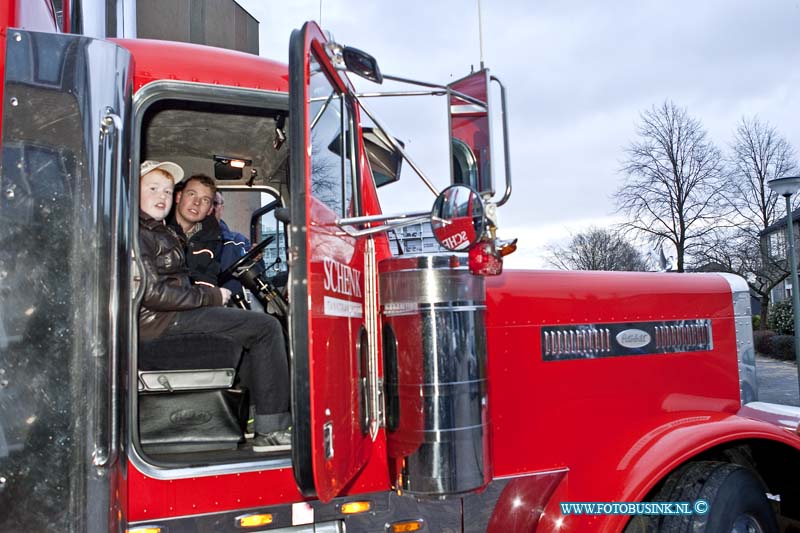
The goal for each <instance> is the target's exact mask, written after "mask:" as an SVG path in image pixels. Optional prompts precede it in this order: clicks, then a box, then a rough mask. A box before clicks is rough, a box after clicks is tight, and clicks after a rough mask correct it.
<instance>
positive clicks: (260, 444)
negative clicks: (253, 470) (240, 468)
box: [253, 428, 292, 452]
mask: <svg viewBox="0 0 800 533" xmlns="http://www.w3.org/2000/svg"><path fill="white" fill-rule="evenodd" d="M291 448H292V431H291V428H290V429H281V430H278V431H270V432H269V433H256V436H255V437H254V438H253V451H254V452H280V451H285V450H290V449H291Z"/></svg>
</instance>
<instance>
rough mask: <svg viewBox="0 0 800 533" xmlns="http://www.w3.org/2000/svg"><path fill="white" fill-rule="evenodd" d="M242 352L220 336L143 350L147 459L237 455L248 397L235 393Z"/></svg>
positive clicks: (174, 339) (162, 342)
mask: <svg viewBox="0 0 800 533" xmlns="http://www.w3.org/2000/svg"><path fill="white" fill-rule="evenodd" d="M241 356H242V346H241V345H240V344H238V343H237V342H235V341H234V340H232V339H230V338H228V337H225V336H223V335H217V334H187V335H174V336H168V337H161V338H158V339H155V340H151V341H143V342H141V343H140V344H139V357H138V361H139V372H138V377H139V379H138V382H139V383H138V388H139V437H140V441H141V443H142V446H143V448H144V450H145V451H146V452H149V453H155V454H158V453H185V452H195V451H209V450H228V449H235V448H236V447H237V446H238V444H239V442H241V441H242V440H243V429H244V426H245V424H246V420H247V412H248V402H247V393H246V391H243V390H240V389H234V388H232V387H233V385H234V382H235V378H236V370H237V368H238V366H239V362H240V360H241Z"/></svg>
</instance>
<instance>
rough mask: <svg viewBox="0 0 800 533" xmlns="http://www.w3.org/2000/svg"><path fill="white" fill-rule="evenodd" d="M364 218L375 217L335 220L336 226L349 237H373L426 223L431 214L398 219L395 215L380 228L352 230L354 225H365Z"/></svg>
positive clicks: (426, 213) (411, 215)
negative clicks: (377, 234)
mask: <svg viewBox="0 0 800 533" xmlns="http://www.w3.org/2000/svg"><path fill="white" fill-rule="evenodd" d="M376 216H381V215H376ZM406 217H408V218H406ZM366 218H375V217H353V218H350V219H337V220H336V225H337V226H339V227H340V228H341V229H342V231H344V232H345V233H347V234H348V235H349V236H351V237H362V236H364V235H375V234H376V233H383V232H385V231H390V230H393V229H398V228H404V227H406V226H411V225H412V224H419V223H420V222H426V221H429V220H430V219H431V214H430V213H429V212H425V213H424V214H423V215H420V214H417V213H415V214H409V215H400V216H399V218H398V216H397V215H395V216H394V218H388V219H386V220H384V221H383V224H381V225H380V226H374V227H370V228H364V229H354V228H353V225H354V224H359V223H367V222H366V221H364V220H363V219H366ZM344 221H352V222H350V223H344Z"/></svg>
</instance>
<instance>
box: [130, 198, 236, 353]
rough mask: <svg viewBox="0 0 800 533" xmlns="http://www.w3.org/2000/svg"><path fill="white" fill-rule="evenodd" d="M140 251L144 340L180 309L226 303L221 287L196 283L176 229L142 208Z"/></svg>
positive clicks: (161, 330) (158, 332) (159, 330)
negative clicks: (188, 267)
mask: <svg viewBox="0 0 800 533" xmlns="http://www.w3.org/2000/svg"><path fill="white" fill-rule="evenodd" d="M139 251H140V253H141V259H142V263H144V281H145V289H144V298H143V299H142V305H141V306H140V308H139V338H140V339H141V340H149V339H154V338H156V337H158V336H160V335H161V334H162V333H164V331H165V330H166V329H167V326H168V325H169V324H170V322H172V321H173V320H174V319H175V315H176V314H177V313H178V312H180V311H187V310H189V309H196V308H198V307H205V306H220V305H222V293H221V292H220V290H219V289H218V288H216V287H207V286H205V285H194V284H192V282H191V280H190V279H189V275H188V270H187V269H186V257H185V255H184V253H183V243H182V242H181V240H180V238H179V237H178V236H177V235H176V234H175V232H174V231H173V230H172V229H170V228H169V227H167V226H166V225H165V224H164V223H163V222H161V221H159V220H155V219H153V218H152V217H150V216H149V215H147V214H146V213H143V212H141V211H140V212H139Z"/></svg>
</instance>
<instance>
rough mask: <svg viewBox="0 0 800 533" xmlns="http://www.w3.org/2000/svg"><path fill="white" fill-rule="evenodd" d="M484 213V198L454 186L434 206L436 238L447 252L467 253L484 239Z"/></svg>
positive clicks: (432, 226) (433, 215)
mask: <svg viewBox="0 0 800 533" xmlns="http://www.w3.org/2000/svg"><path fill="white" fill-rule="evenodd" d="M485 212H486V209H485V208H484V205H483V200H482V199H481V195H480V194H478V193H477V192H476V191H475V190H474V189H472V188H471V187H467V186H466V185H451V186H450V187H448V188H446V189H445V190H443V191H442V192H441V193H440V194H439V196H438V197H437V198H436V201H435V202H433V210H432V211H431V228H432V229H433V235H434V237H436V240H437V241H438V242H439V244H441V245H442V246H443V247H444V248H446V249H448V250H451V251H466V250H468V249H469V248H470V247H471V246H472V245H473V244H475V243H476V242H478V241H479V240H480V239H481V237H483V232H484V230H485V229H486V219H485V217H484V214H485Z"/></svg>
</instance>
